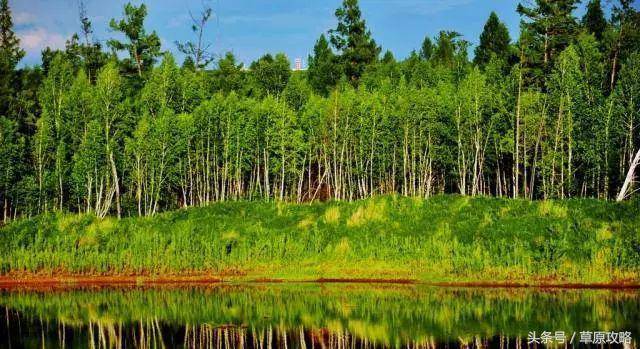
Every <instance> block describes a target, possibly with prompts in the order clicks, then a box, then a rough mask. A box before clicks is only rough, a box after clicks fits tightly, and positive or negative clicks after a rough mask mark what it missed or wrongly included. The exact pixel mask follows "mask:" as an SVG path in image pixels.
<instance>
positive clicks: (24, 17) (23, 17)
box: [12, 12, 36, 25]
mask: <svg viewBox="0 0 640 349" xmlns="http://www.w3.org/2000/svg"><path fill="white" fill-rule="evenodd" d="M12 17H13V18H12V19H13V24H15V25H29V24H33V23H34V22H35V21H36V15H34V14H33V13H30V12H17V13H14V14H13V16H12Z"/></svg>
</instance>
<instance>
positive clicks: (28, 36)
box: [18, 27, 66, 53]
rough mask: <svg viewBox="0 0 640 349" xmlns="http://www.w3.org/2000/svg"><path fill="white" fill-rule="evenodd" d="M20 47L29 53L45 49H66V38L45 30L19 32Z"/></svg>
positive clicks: (34, 29)
mask: <svg viewBox="0 0 640 349" xmlns="http://www.w3.org/2000/svg"><path fill="white" fill-rule="evenodd" d="M18 37H19V38H20V46H22V47H23V48H24V49H25V50H26V51H27V52H38V53H39V52H40V51H41V50H43V49H44V48H45V47H51V48H52V49H59V48H64V45H65V42H66V37H65V36H64V35H62V34H60V33H55V32H51V31H48V30H46V29H45V28H41V27H39V28H33V29H29V30H25V31H19V32H18Z"/></svg>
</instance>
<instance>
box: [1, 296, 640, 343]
mask: <svg viewBox="0 0 640 349" xmlns="http://www.w3.org/2000/svg"><path fill="white" fill-rule="evenodd" d="M0 311H1V312H2V314H1V316H0V348H60V347H64V348H184V347H187V348H216V349H222V348H259V349H263V348H264V349H271V348H272V349H282V348H285V349H294V348H302V349H327V348H340V349H342V348H344V349H351V348H367V349H368V348H371V349H373V348H384V347H393V348H416V347H420V348H434V347H438V348H439V347H449V348H478V347H489V348H507V347H509V348H515V347H534V345H528V344H527V342H528V341H530V340H531V334H530V332H532V331H535V332H536V336H535V338H536V339H537V340H541V338H542V337H541V334H543V332H544V331H548V332H549V333H551V334H552V339H551V340H549V343H553V344H552V346H553V347H565V344H560V343H561V341H560V340H561V338H562V334H563V333H562V332H560V331H563V332H564V335H565V336H566V339H565V341H566V342H568V341H569V340H570V339H571V337H572V335H573V333H574V332H575V333H576V336H575V337H574V345H573V346H574V347H578V345H577V344H578V343H579V342H580V332H582V331H603V332H611V331H614V332H615V333H616V335H617V334H618V332H631V336H632V338H633V339H632V341H631V343H630V344H627V345H610V344H605V345H596V346H593V347H605V348H607V347H627V348H637V347H638V344H637V340H638V339H639V338H640V337H639V335H640V291H637V290H636V291H603V290H597V291H596V290H542V291H541V290H532V289H452V288H435V287H426V286H401V285H361V284H358V285H337V284H324V285H316V284H304V285H291V284H288V285H273V284H269V285H250V286H229V285H225V286H211V287H181V288H160V289H157V288H155V289H154V288H140V287H136V288H127V289H122V288H120V289H104V288H95V289H75V290H55V289H52V290H26V289H22V290H10V291H9V290H0ZM556 332H558V333H556ZM556 336H557V337H556ZM585 336H586V335H585ZM607 336H609V334H607ZM614 336H615V335H614ZM591 338H594V339H595V337H591ZM612 338H617V337H606V338H605V342H607V341H612ZM547 340H548V337H547ZM596 340H597V339H596ZM569 346H570V347H571V345H569ZM537 347H544V345H542V344H539V345H537ZM581 347H584V346H581Z"/></svg>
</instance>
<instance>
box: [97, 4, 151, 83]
mask: <svg viewBox="0 0 640 349" xmlns="http://www.w3.org/2000/svg"><path fill="white" fill-rule="evenodd" d="M146 16H147V6H146V5H145V4H141V5H140V6H138V7H136V6H135V5H132V4H131V3H127V4H126V5H125V6H124V18H123V19H121V20H119V21H116V20H115V19H111V22H109V27H110V28H111V29H112V30H114V31H116V32H121V33H122V34H124V36H125V37H126V38H127V42H121V41H118V40H116V39H111V40H109V41H108V42H107V44H108V45H109V47H111V48H112V49H113V50H114V51H127V52H128V53H129V58H128V59H125V60H124V61H123V64H124V65H125V69H126V70H127V71H128V72H135V74H137V75H138V77H142V75H143V73H146V72H147V71H149V70H150V69H151V67H153V64H154V63H155V60H156V57H157V56H158V55H159V54H160V38H159V37H158V35H157V34H156V32H155V31H153V32H151V34H147V32H146V30H145V28H144V20H145V17H146Z"/></svg>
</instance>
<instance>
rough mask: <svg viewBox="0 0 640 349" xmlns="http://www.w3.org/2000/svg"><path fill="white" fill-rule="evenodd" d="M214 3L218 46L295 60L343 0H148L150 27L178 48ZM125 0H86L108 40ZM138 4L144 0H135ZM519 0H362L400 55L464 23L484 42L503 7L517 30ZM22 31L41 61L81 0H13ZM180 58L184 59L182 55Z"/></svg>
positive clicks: (249, 55)
mask: <svg viewBox="0 0 640 349" xmlns="http://www.w3.org/2000/svg"><path fill="white" fill-rule="evenodd" d="M203 1H205V2H207V3H209V4H211V5H212V7H213V9H214V12H215V18H213V20H212V21H211V23H210V24H209V26H208V30H207V32H206V37H207V40H208V41H209V42H210V43H211V44H212V48H213V51H214V52H215V53H216V54H222V53H224V52H226V51H232V52H233V53H234V54H235V55H236V57H238V59H239V60H240V61H242V62H244V63H249V62H251V61H253V60H255V59H257V58H259V57H260V56H261V55H262V54H264V53H267V52H271V53H276V52H284V53H286V54H287V56H289V58H290V60H291V61H292V62H293V60H294V59H295V58H296V57H301V58H303V61H304V62H305V65H306V60H307V59H306V58H307V56H308V55H309V54H310V53H311V52H312V50H313V44H314V42H315V40H316V39H317V38H318V37H319V36H320V34H321V33H323V32H326V31H327V30H329V29H330V28H332V27H334V26H335V24H336V20H335V18H334V15H333V14H334V11H335V9H336V8H337V7H339V6H340V4H341V2H342V1H341V0H286V1H285V0H269V1H267V0H184V1H178V0H147V1H144V2H145V3H146V4H147V7H148V11H149V15H148V18H147V21H146V28H147V30H149V31H151V30H156V31H157V33H158V35H159V36H160V38H161V40H162V45H163V49H165V50H171V51H172V52H176V51H177V50H176V46H175V45H174V42H175V41H176V40H178V41H184V40H187V39H191V38H192V33H191V31H190V21H191V20H190V17H189V11H192V12H193V13H198V12H199V11H200V10H201V9H202V2H203ZM126 2H127V1H125V0H85V3H86V5H87V12H88V15H89V17H90V19H91V20H92V22H93V25H94V28H95V36H96V38H97V39H99V40H100V41H106V40H107V39H109V38H111V37H117V35H116V34H115V33H112V32H110V30H109V29H108V22H109V20H110V19H111V18H120V17H121V14H122V8H123V5H124V4H125V3H126ZM131 2H132V3H134V4H139V3H141V1H139V0H133V1H131ZM517 3H518V1H516V0H360V5H361V8H362V11H363V14H364V18H365V19H366V20H367V25H368V26H369V28H370V29H371V32H372V33H373V36H374V38H375V39H376V41H377V42H378V44H379V45H381V46H382V47H383V49H384V50H386V49H389V50H391V51H392V52H393V53H394V55H395V56H396V57H397V58H403V57H406V56H407V55H408V54H409V52H411V50H413V49H417V48H419V46H420V44H421V43H422V40H423V38H424V37H425V35H429V36H431V37H433V36H435V35H436V34H437V33H438V32H439V31H440V30H456V31H458V32H460V33H462V34H463V36H464V37H465V39H467V40H469V41H470V42H472V43H474V44H475V43H476V42H477V40H478V36H479V35H480V32H481V31H482V27H483V25H484V22H485V21H486V19H487V17H488V16H489V13H490V12H491V11H496V12H497V13H498V16H499V17H500V19H501V20H502V21H504V22H505V23H506V24H507V26H508V27H509V30H510V32H511V36H512V39H513V38H516V37H517V33H518V25H519V21H520V18H519V16H518V15H517V13H516V11H515V8H516V5H517ZM9 5H10V6H11V8H12V11H13V17H14V24H15V25H16V32H17V33H18V35H19V36H20V38H21V40H22V46H23V48H24V49H25V50H26V51H27V55H26V57H25V58H24V59H23V62H22V64H23V65H33V64H37V63H39V62H40V51H41V50H42V49H43V48H44V47H46V46H51V47H53V48H62V47H64V43H65V40H67V39H68V38H69V37H70V36H71V35H72V34H73V33H74V32H77V31H78V30H79V26H80V25H79V19H78V0H9ZM178 56H179V60H182V56H180V55H178Z"/></svg>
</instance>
